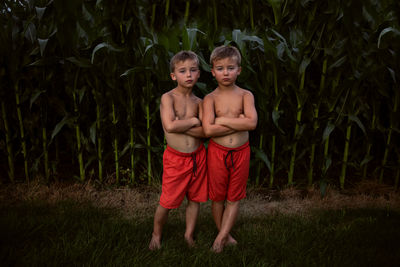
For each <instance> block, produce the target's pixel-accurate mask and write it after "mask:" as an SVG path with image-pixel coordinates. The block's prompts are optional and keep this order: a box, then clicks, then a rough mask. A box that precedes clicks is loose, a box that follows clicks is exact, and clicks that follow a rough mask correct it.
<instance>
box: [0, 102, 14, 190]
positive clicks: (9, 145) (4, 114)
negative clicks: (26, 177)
mask: <svg viewBox="0 0 400 267" xmlns="http://www.w3.org/2000/svg"><path fill="white" fill-rule="evenodd" d="M1 113H2V117H3V123H4V130H5V135H6V147H7V159H8V177H9V178H10V181H11V182H12V183H13V182H14V181H15V168H14V156H13V155H14V153H13V149H12V143H11V132H10V127H9V125H8V120H7V112H6V105H5V103H4V101H1Z"/></svg>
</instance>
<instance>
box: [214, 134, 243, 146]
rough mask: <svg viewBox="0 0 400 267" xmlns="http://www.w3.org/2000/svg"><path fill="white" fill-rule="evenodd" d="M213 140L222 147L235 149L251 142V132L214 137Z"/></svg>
mask: <svg viewBox="0 0 400 267" xmlns="http://www.w3.org/2000/svg"><path fill="white" fill-rule="evenodd" d="M212 139H213V141H214V142H215V143H217V144H219V145H221V146H225V147H230V148H235V147H239V146H241V145H243V144H245V143H246V142H247V141H249V132H248V131H242V132H236V133H233V134H229V135H225V136H219V137H213V138H212Z"/></svg>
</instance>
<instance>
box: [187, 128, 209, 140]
mask: <svg viewBox="0 0 400 267" xmlns="http://www.w3.org/2000/svg"><path fill="white" fill-rule="evenodd" d="M185 134H187V135H190V136H193V137H196V138H206V135H205V133H204V130H203V127H202V126H195V127H192V128H190V129H189V130H187V131H186V132H185Z"/></svg>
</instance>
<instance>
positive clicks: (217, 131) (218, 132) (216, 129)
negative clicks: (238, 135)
mask: <svg viewBox="0 0 400 267" xmlns="http://www.w3.org/2000/svg"><path fill="white" fill-rule="evenodd" d="M203 128H204V133H205V135H206V137H220V136H225V135H228V134H232V133H234V132H236V130H233V129H231V128H229V127H226V126H224V125H219V124H210V125H208V126H203Z"/></svg>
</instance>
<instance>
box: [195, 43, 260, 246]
mask: <svg viewBox="0 0 400 267" xmlns="http://www.w3.org/2000/svg"><path fill="white" fill-rule="evenodd" d="M210 62H211V65H212V69H211V72H212V75H213V76H214V77H215V79H216V80H217V82H218V87H217V88H216V89H215V90H214V91H212V92H211V93H210V94H208V95H207V96H206V97H205V98H204V101H203V112H204V114H203V121H202V122H203V129H204V132H205V134H206V136H207V137H211V139H210V142H209V145H208V152H207V167H208V179H209V198H210V199H211V200H212V214H213V218H214V221H215V224H216V226H217V228H218V231H219V232H218V235H217V237H216V238H215V240H214V243H213V245H212V250H213V251H214V252H217V253H219V252H221V251H222V250H223V249H224V246H226V245H234V244H237V241H236V240H235V239H234V238H233V237H232V236H231V235H230V231H231V229H232V227H233V225H234V223H235V220H236V218H237V216H238V212H239V202H240V200H241V199H243V198H244V197H245V196H246V184H247V179H248V175H249V163H250V146H249V132H248V131H250V130H254V129H255V128H256V126H257V111H256V109H255V106H254V96H253V94H252V93H251V92H250V91H248V90H245V89H242V88H240V87H238V86H237V85H236V84H235V82H236V78H237V77H238V75H239V74H240V72H241V67H240V62H241V56H240V52H239V51H238V49H237V48H235V47H232V46H220V47H217V48H215V49H214V51H213V52H212V53H211V57H210Z"/></svg>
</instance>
